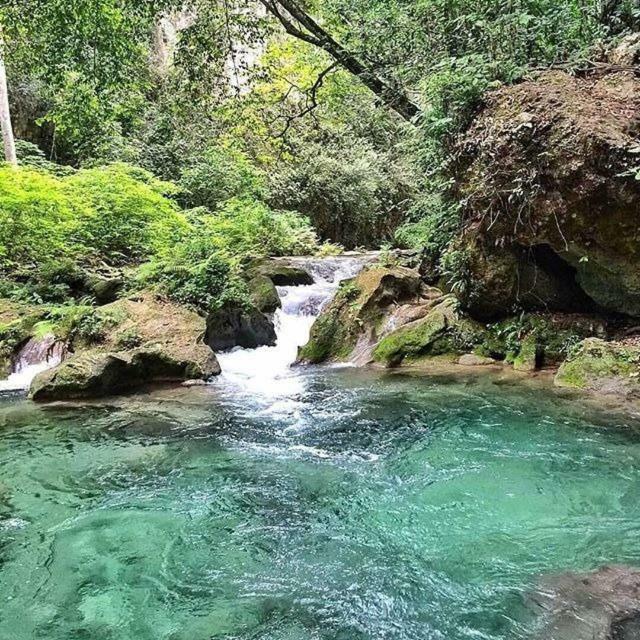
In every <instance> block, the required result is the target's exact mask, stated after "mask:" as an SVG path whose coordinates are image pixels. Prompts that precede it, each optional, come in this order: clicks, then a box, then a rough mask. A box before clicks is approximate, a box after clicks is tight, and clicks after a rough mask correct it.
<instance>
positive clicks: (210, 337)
mask: <svg viewBox="0 0 640 640" xmlns="http://www.w3.org/2000/svg"><path fill="white" fill-rule="evenodd" d="M276 339H277V336H276V331H275V328H274V326H273V322H272V321H271V320H269V318H267V316H265V315H264V314H263V313H261V312H260V311H259V310H258V309H257V308H256V307H248V308H242V307H231V306H225V307H222V308H221V309H218V310H217V311H213V312H212V313H210V314H209V315H208V317H207V331H206V333H205V337H204V341H205V342H206V344H208V345H209V346H210V347H211V348H212V349H213V350H214V351H228V350H229V349H233V348H234V347H243V348H245V349H255V348H256V347H261V346H273V345H275V343H276Z"/></svg>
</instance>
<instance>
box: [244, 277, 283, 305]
mask: <svg viewBox="0 0 640 640" xmlns="http://www.w3.org/2000/svg"><path fill="white" fill-rule="evenodd" d="M248 287H249V294H250V296H251V302H252V303H253V304H254V305H255V307H256V308H257V309H258V310H259V311H262V313H275V312H276V310H277V309H280V307H282V301H281V300H280V296H279V295H278V291H277V289H276V286H275V285H274V284H273V281H272V280H271V279H270V278H268V277H267V276H263V275H257V276H255V277H254V278H252V279H251V280H250V281H249V282H248Z"/></svg>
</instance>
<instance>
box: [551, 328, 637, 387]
mask: <svg viewBox="0 0 640 640" xmlns="http://www.w3.org/2000/svg"><path fill="white" fill-rule="evenodd" d="M555 384H556V385H557V386H559V387H568V388H573V389H582V390H585V391H593V392H597V393H602V394H606V395H617V396H621V397H640V344H638V343H637V342H636V341H628V342H626V343H625V342H606V341H605V340H602V339H599V338H588V339H586V340H584V341H583V342H581V343H580V345H579V346H578V348H577V349H576V350H575V351H574V352H573V353H572V355H571V356H570V357H569V358H568V359H567V361H566V362H564V363H563V364H562V365H561V366H560V369H559V370H558V373H557V374H556V377H555Z"/></svg>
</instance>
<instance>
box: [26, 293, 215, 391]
mask: <svg viewBox="0 0 640 640" xmlns="http://www.w3.org/2000/svg"><path fill="white" fill-rule="evenodd" d="M204 332H205V320H204V318H202V317H200V316H199V315H198V314H197V313H194V312H192V311H190V310H188V309H185V308H184V307H181V306H180V305H177V304H174V303H172V302H169V301H167V300H164V299H162V298H159V297H157V296H155V295H154V294H153V293H151V292H142V293H140V294H137V295H135V296H131V297H129V298H127V299H123V300H118V301H117V302H114V303H112V304H109V305H105V306H103V307H99V308H97V309H94V310H92V311H91V312H90V313H89V314H88V315H85V316H83V317H82V319H81V320H80V321H79V323H78V325H77V326H76V327H75V328H74V329H73V330H72V331H71V333H70V336H69V352H70V353H69V355H70V357H69V358H68V359H67V360H65V361H64V362H62V363H61V364H59V365H57V366H56V367H54V368H53V369H50V370H48V371H46V372H44V373H42V374H40V375H39V376H37V377H36V378H35V380H34V381H33V383H32V386H31V391H30V393H31V396H32V398H33V399H34V400H58V399H69V398H91V397H100V396H105V395H110V394H113V393H119V392H122V391H128V390H131V389H135V388H136V387H139V386H141V385H143V384H149V383H160V382H163V383H165V382H182V381H185V380H189V379H192V378H197V379H201V380H207V379H209V378H210V377H212V376H214V375H217V374H219V373H220V366H219V364H218V361H217V360H216V357H215V355H214V353H213V351H212V350H211V349H210V347H208V346H207V345H206V344H205V343H204V342H203V335H204Z"/></svg>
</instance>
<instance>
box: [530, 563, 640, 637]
mask: <svg viewBox="0 0 640 640" xmlns="http://www.w3.org/2000/svg"><path fill="white" fill-rule="evenodd" d="M528 605H529V607H530V608H531V610H532V611H533V612H534V613H535V614H536V615H537V616H540V618H541V627H542V628H541V629H540V630H539V631H538V632H537V633H536V634H535V635H534V639H535V640H638V638H640V635H638V634H639V633H640V570H638V569H635V568H633V567H625V566H607V567H603V568H601V569H598V570H597V571H594V572H592V573H587V574H584V573H564V574H560V575H556V576H549V577H547V578H545V579H544V580H543V581H542V582H541V583H540V585H539V587H538V589H537V590H536V592H535V593H533V594H531V595H530V596H529V599H528Z"/></svg>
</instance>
